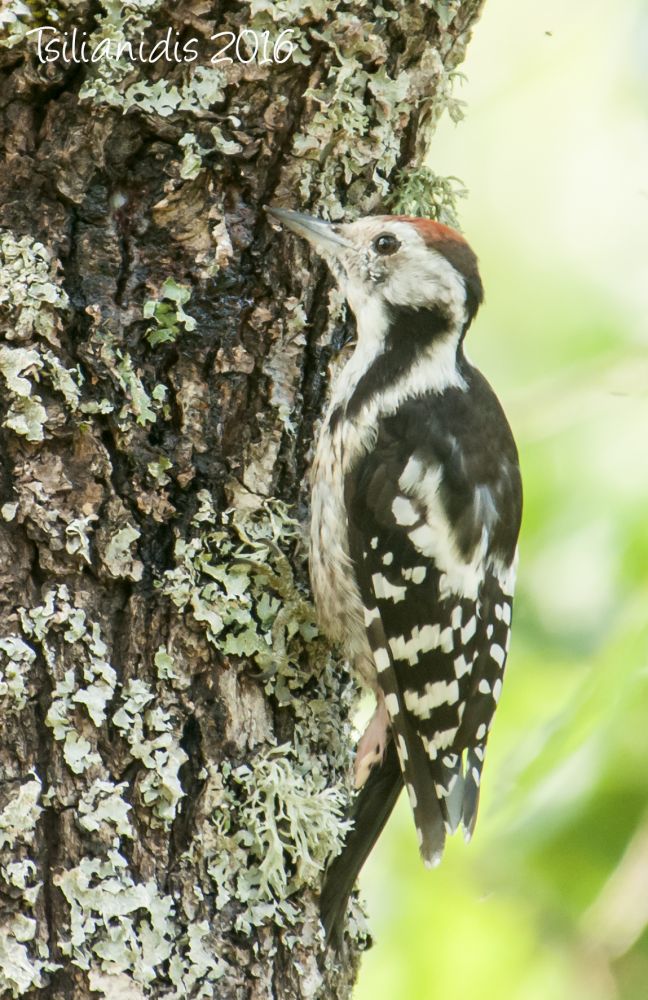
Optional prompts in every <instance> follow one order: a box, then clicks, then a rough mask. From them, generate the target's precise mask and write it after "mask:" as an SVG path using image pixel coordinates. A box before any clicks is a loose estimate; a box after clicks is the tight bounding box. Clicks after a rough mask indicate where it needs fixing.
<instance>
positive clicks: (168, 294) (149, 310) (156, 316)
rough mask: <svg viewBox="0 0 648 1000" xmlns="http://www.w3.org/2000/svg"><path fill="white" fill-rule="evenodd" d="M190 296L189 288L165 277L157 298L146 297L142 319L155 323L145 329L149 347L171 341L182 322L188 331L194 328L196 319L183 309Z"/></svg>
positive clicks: (177, 332)
mask: <svg viewBox="0 0 648 1000" xmlns="http://www.w3.org/2000/svg"><path fill="white" fill-rule="evenodd" d="M190 298H191V288H189V286H188V285H181V284H179V283H178V282H177V281H175V280H174V279H173V278H166V279H165V281H164V284H163V285H162V288H161V289H160V294H159V296H158V297H157V299H147V301H146V302H145V303H144V309H143V316H144V319H152V320H154V323H155V325H154V326H150V327H149V328H148V330H147V331H146V339H147V340H148V342H149V344H150V345H151V347H156V346H157V344H164V343H167V342H171V343H173V341H175V339H176V337H177V336H178V334H179V332H180V324H182V325H183V326H184V328H185V330H186V331H187V333H190V332H191V331H192V330H195V329H196V321H195V319H194V318H193V316H190V315H189V314H188V313H186V312H185V311H184V308H183V307H184V306H185V305H186V304H187V302H188V301H189V299H190Z"/></svg>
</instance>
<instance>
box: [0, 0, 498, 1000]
mask: <svg viewBox="0 0 648 1000" xmlns="http://www.w3.org/2000/svg"><path fill="white" fill-rule="evenodd" d="M480 4H481V0H465V2H459V0H438V2H431V0H429V2H427V3H418V2H415V0H412V2H408V3H400V4H397V3H391V2H388V0H385V4H384V6H383V7H378V8H375V9H371V10H370V9H369V8H368V7H367V6H366V4H365V3H363V2H360V0H352V2H349V3H345V4H339V5H338V4H337V3H335V2H334V3H324V2H322V0H311V2H308V3H303V4H302V3H296V2H293V0H281V2H278V3H271V2H269V0H251V2H248V3H242V2H241V3H223V4H217V3H213V4H212V3H209V2H208V0H189V2H186V3H181V4H178V5H174V4H171V3H160V2H159V0H131V2H130V3H124V4H119V3H115V2H113V0H101V3H100V2H95V0H93V2H91V3H87V2H86V3H80V4H76V3H75V4H73V3H71V2H70V0H58V2H54V3H53V4H51V5H49V4H48V5H39V4H35V3H34V4H32V3H30V4H29V5H26V4H24V3H22V2H20V0H10V2H9V3H8V4H5V5H4V7H3V10H2V12H1V13H0V25H1V27H2V32H3V36H4V37H3V40H2V42H0V68H1V71H2V85H1V89H0V109H1V114H0V150H1V152H2V156H3V165H2V170H1V173H0V211H1V215H0V226H1V227H2V228H1V229H0V322H1V324H2V329H3V333H4V340H3V344H2V346H1V347H0V386H1V387H2V397H1V402H0V406H1V411H0V423H1V427H0V449H1V452H0V458H1V461H2V493H1V495H0V507H1V514H2V518H1V519H0V546H1V548H0V551H1V557H0V558H1V560H2V561H1V566H0V570H1V574H2V588H1V590H0V601H1V622H0V711H1V713H2V714H1V718H2V734H1V746H0V995H1V996H2V997H34V998H36V997H41V996H45V997H52V998H57V1000H58V998H75V1000H77V998H78V1000H82V998H83V1000H85V998H89V997H91V996H92V997H101V996H108V997H111V1000H134V998H140V997H142V998H143V997H156V998H158V997H159V998H162V997H165V998H166V997H168V998H171V997H176V998H185V997H186V998H199V997H218V998H220V1000H230V998H241V1000H242V998H257V1000H265V998H275V1000H284V998H314V997H327V998H342V997H348V996H349V995H350V990H351V985H352V983H353V980H354V976H355V972H356V966H357V960H358V955H359V954H360V952H361V949H362V947H363V944H364V943H366V929H365V924H364V923H363V920H362V916H361V913H360V911H359V910H357V909H356V911H355V913H356V919H352V920H351V921H350V931H349V936H348V938H347V942H348V943H347V948H346V950H345V953H344V956H343V957H342V959H338V960H336V961H331V960H327V959H326V957H325V954H324V951H323V946H322V941H321V936H320V930H319V924H318V917H317V893H318V884H319V879H320V876H321V871H322V868H323V865H324V863H325V861H326V859H327V857H328V856H329V855H330V853H331V852H333V851H335V850H336V848H337V846H338V845H339V843H340V838H341V836H342V833H343V830H344V824H343V822H342V819H341V817H342V815H343V813H344V809H345V806H346V804H347V799H348V795H349V792H348V784H347V773H348V766H349V761H350V753H351V750H352V734H351V731H350V725H349V712H350V708H351V705H352V700H353V696H354V689H353V684H352V682H351V680H350V678H349V676H348V674H347V672H346V668H345V666H344V664H343V662H340V661H339V660H336V659H334V658H333V656H332V654H331V652H330V650H329V648H328V646H327V644H326V642H325V641H324V640H323V638H322V637H321V636H319V635H318V634H317V630H316V627H315V623H314V615H313V609H312V606H311V604H310V602H309V599H308V588H307V572H306V565H305V545H304V529H303V523H304V522H305V521H306V519H307V500H308V494H307V487H306V485H305V484H306V481H307V472H308V464H309V456H310V448H311V444H312V440H313V435H314V431H315V429H316V424H317V420H318V417H319V415H320V414H321V411H322V406H323V403H324V398H325V393H326V386H327V365H328V363H329V362H330V361H331V360H332V358H334V356H335V355H336V353H337V352H339V350H340V348H341V346H342V344H343V342H344V340H345V337H346V333H347V321H346V318H345V315H344V311H343V308H342V305H341V303H340V301H339V299H338V297H337V296H336V295H335V294H333V293H331V291H330V285H329V283H328V279H327V277H326V275H325V273H324V271H323V269H322V266H321V265H320V264H318V263H316V262H314V261H313V260H311V259H310V257H309V254H308V251H307V250H306V249H305V248H304V247H302V246H300V245H299V244H298V243H297V241H293V240H292V239H291V238H289V237H286V236H285V235H282V236H278V235H276V234H274V233H273V231H272V230H271V229H270V227H269V226H268V224H267V221H266V219H265V217H264V214H263V211H262V206H263V205H264V203H266V202H270V201H272V202H273V203H275V204H279V205H284V206H290V207H297V208H304V207H308V208H309V209H310V210H312V211H315V212H318V213H322V214H325V215H328V216H329V217H333V218H335V217H341V216H342V215H343V214H344V215H345V216H346V217H347V218H351V217H353V216H355V215H358V214H368V213H371V212H375V211H384V210H386V209H387V210H398V209H399V208H400V209H404V210H406V211H415V212H416V211H417V210H418V211H420V212H421V213H422V214H433V213H435V212H436V214H438V213H439V212H441V213H442V212H444V211H446V212H447V211H450V210H451V198H449V197H448V190H447V182H445V181H439V180H437V179H435V178H434V176H433V175H432V174H431V173H430V172H429V171H426V170H424V169H423V168H421V166H420V162H421V154H422V150H423V144H424V140H425V139H426V137H427V136H428V135H429V126H430V125H431V124H433V122H434V120H435V118H436V117H437V116H438V114H439V113H440V112H441V111H442V110H443V109H444V108H445V107H448V106H449V105H451V104H452V99H451V97H450V75H451V73H452V71H453V69H454V68H455V66H456V65H457V64H458V63H459V62H460V60H461V58H462V56H463V53H464V48H465V44H466V42H467V39H468V35H469V32H470V29H471V26H472V24H473V23H474V21H475V20H476V18H477V16H478V13H479V9H480ZM365 18H368V20H365ZM45 25H47V26H53V27H55V28H56V31H44V32H42V33H41V34H38V33H32V34H31V35H27V32H28V31H30V30H32V29H34V28H36V27H38V26H41V27H42V26H45ZM74 26H76V28H77V36H76V40H75V45H76V46H77V48H76V49H75V52H74V53H73V52H72V41H73V39H72V29H73V27H74ZM245 28H252V29H253V30H254V31H255V32H256V38H257V41H258V42H259V46H260V47H259V53H258V55H257V57H256V58H254V59H252V60H251V61H249V62H247V63H245V62H244V61H243V60H245V59H248V58H249V57H250V54H251V52H252V51H253V49H254V37H255V36H254V35H252V33H251V32H249V31H248V32H247V33H246V34H243V35H241V31H242V29H245ZM167 29H171V35H168V34H167ZM286 29H291V31H290V32H288V33H286V34H284V35H283V36H282V34H281V33H282V32H284V31H286ZM176 31H177V32H178V35H177V36H176V35H174V34H173V32H176ZM219 31H221V32H227V31H231V32H232V38H233V41H232V43H231V45H230V47H229V49H228V51H227V53H226V56H233V60H232V61H231V62H222V63H219V64H217V65H212V64H211V63H210V57H211V56H212V55H214V54H215V53H217V51H218V49H220V48H222V47H223V46H225V44H226V43H228V41H229V38H230V36H228V35H223V36H222V37H221V38H217V39H212V38H211V37H210V36H212V35H213V34H215V33H216V32H219ZM57 32H58V34H57ZM63 32H67V33H68V34H67V42H68V48H67V49H66V50H65V51H64V50H63V47H62V38H63ZM83 32H86V35H85V36H84V35H83V34H82V33H83ZM264 32H266V33H267V34H264ZM165 37H167V41H168V40H169V38H170V40H171V42H170V44H171V45H173V43H174V42H175V41H176V40H177V41H178V45H179V46H180V47H182V46H186V45H188V43H189V42H190V40H191V39H194V40H197V42H196V43H195V47H196V50H197V51H198V53H199V58H198V59H197V60H196V61H192V62H189V61H188V60H187V61H182V60H179V59H176V58H175V57H174V56H173V52H172V51H171V49H168V50H167V52H166V53H165V58H162V59H159V60H158V61H150V62H149V61H146V58H147V53H148V54H149V55H150V57H151V59H152V56H153V52H152V51H150V50H151V49H152V46H153V45H154V44H155V43H156V42H157V41H159V40H161V39H162V40H163V39H164V38H165ZM56 39H58V42H56V45H57V46H58V47H54V48H50V50H48V53H45V52H44V49H43V46H44V45H45V43H46V42H50V41H52V40H56ZM106 39H110V40H111V41H110V43H109V44H110V45H116V43H117V42H119V41H120V40H121V41H122V42H124V41H130V42H131V43H132V44H133V48H134V49H135V48H136V45H137V44H138V43H139V41H140V40H142V41H143V43H144V50H143V54H144V61H138V60H137V59H135V58H133V59H131V58H130V54H129V51H128V49H124V51H123V52H122V54H121V56H120V57H119V58H115V57H113V55H112V52H114V51H115V50H111V57H110V58H109V57H108V55H107V51H108V47H107V45H106ZM39 40H40V42H41V57H43V58H44V56H45V55H46V54H49V55H52V56H53V54H54V52H56V53H57V54H56V56H55V57H54V56H53V58H52V59H51V61H41V58H39V51H38V43H39ZM83 40H85V41H86V43H87V45H88V46H89V47H90V46H92V47H93V48H92V49H90V48H88V49H87V50H86V55H88V53H90V52H91V53H94V54H95V55H96V53H97V52H98V55H96V60H95V61H94V62H90V61H84V59H83V58H82V56H83V53H82V52H81V49H80V44H81V41H83ZM100 43H102V44H103V49H101V48H100V49H97V48H96V47H97V46H99V45H100ZM264 45H265V50H264V48H263V46H264ZM237 46H238V50H237ZM291 46H292V48H293V51H292V52H291V51H290V49H291ZM177 51H180V52H184V53H185V54H186V53H188V52H189V51H190V49H187V50H185V49H182V48H180V49H178V50H177ZM74 54H76V57H77V61H74V60H73V58H72V57H73V55H74ZM66 55H67V56H68V57H69V58H68V60H67V61H66V59H65V56H66ZM168 57H170V58H168ZM451 110H452V108H451ZM399 171H400V173H399ZM397 175H398V176H397ZM397 181H398V183H397Z"/></svg>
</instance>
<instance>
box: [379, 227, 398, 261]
mask: <svg viewBox="0 0 648 1000" xmlns="http://www.w3.org/2000/svg"><path fill="white" fill-rule="evenodd" d="M399 246H400V240H397V239H396V237H395V236H394V235H393V233H381V234H380V236H376V238H375V240H374V241H373V248H374V250H375V251H376V253H379V254H380V256H381V257H388V256H389V254H391V253H396V251H397V250H398V248H399Z"/></svg>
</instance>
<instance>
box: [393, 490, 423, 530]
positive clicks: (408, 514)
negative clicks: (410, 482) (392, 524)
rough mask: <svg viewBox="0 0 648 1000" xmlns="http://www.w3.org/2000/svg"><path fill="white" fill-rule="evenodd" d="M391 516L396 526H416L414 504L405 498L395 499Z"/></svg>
mask: <svg viewBox="0 0 648 1000" xmlns="http://www.w3.org/2000/svg"><path fill="white" fill-rule="evenodd" d="M392 514H393V515H394V517H395V518H396V524H400V525H401V526H402V527H407V526H409V525H410V524H416V522H417V521H418V519H419V516H418V514H417V513H416V509H415V507H414V504H413V503H412V501H411V500H408V499H407V498H406V497H396V499H395V500H394V502H393V504H392Z"/></svg>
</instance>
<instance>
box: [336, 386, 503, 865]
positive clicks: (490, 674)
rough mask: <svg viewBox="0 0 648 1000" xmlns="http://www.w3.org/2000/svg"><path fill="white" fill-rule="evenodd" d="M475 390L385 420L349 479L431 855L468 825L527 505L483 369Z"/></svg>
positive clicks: (407, 770)
mask: <svg viewBox="0 0 648 1000" xmlns="http://www.w3.org/2000/svg"><path fill="white" fill-rule="evenodd" d="M471 391H472V398H471V399H470V400H469V399H468V398H467V397H469V396H470V395H471V394H470V393H468V392H466V393H463V392H459V391H458V390H457V392H456V393H455V392H447V393H444V394H443V395H442V396H430V397H427V398H426V399H418V400H413V401H411V402H410V403H407V404H405V406H404V407H402V408H401V410H399V412H398V414H397V416H395V417H391V418H386V419H384V420H382V421H381V423H380V425H379V428H378V435H377V440H376V444H375V446H374V447H373V448H372V450H371V452H370V453H369V454H367V455H366V456H364V457H363V458H362V459H361V461H360V462H359V463H358V464H357V466H356V467H355V468H354V469H353V470H352V472H351V473H350V474H349V475H348V476H347V480H346V483H345V499H346V506H347V513H348V519H349V541H350V549H351V555H352V558H353V561H354V565H355V569H356V574H357V578H358V582H359V585H360V589H361V593H362V598H363V602H364V604H365V607H366V608H367V609H368V617H367V620H368V621H369V624H368V626H367V634H368V638H369V642H370V645H371V647H372V650H373V654H374V660H375V663H376V668H377V670H378V681H379V684H380V687H381V688H382V691H383V693H384V695H385V701H386V705H387V710H388V712H389V716H390V721H391V728H392V734H393V737H394V741H395V744H396V749H397V752H398V756H399V760H400V765H401V770H402V773H403V778H404V781H405V784H406V786H407V788H408V793H409V796H410V802H411V805H412V810H413V813H414V819H415V822H416V827H417V830H418V833H419V841H420V845H421V854H422V856H423V859H424V861H425V862H426V864H428V865H434V864H436V863H437V862H438V860H439V859H440V856H441V852H442V850H443V845H444V839H445V831H446V830H450V831H453V830H455V829H456V828H457V826H458V825H459V823H462V824H463V826H464V829H465V832H466V834H467V836H470V834H471V833H472V830H473V827H474V823H475V818H476V813H477V805H478V798H479V782H480V775H481V769H482V765H483V760H484V753H485V748H486V740H487V736H488V730H489V727H490V723H491V720H492V717H493V713H494V711H495V707H496V704H497V701H498V698H499V694H500V691H501V687H502V677H503V673H504V666H505V662H506V654H507V651H508V634H509V626H510V621H511V597H512V580H513V576H514V557H515V548H516V541H517V535H518V530H519V523H520V512H521V489H520V478H519V470H518V465H517V454H516V450H515V445H514V443H513V440H512V437H511V434H510V431H509V429H508V424H507V423H506V419H505V417H504V415H503V413H502V412H501V409H500V408H499V404H498V403H497V400H496V399H495V397H494V395H493V394H492V392H491V390H490V389H489V387H488V386H487V384H486V383H485V380H483V379H481V376H479V375H478V374H477V373H474V377H473V383H472V385H471ZM475 395H477V396H478V397H479V398H478V399H477V400H476V399H475ZM462 397H463V398H462ZM476 403H477V405H476ZM480 403H481V404H482V405H481V406H480V405H479V404H480ZM476 413H477V414H478V417H477V419H476V418H475V414H476Z"/></svg>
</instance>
